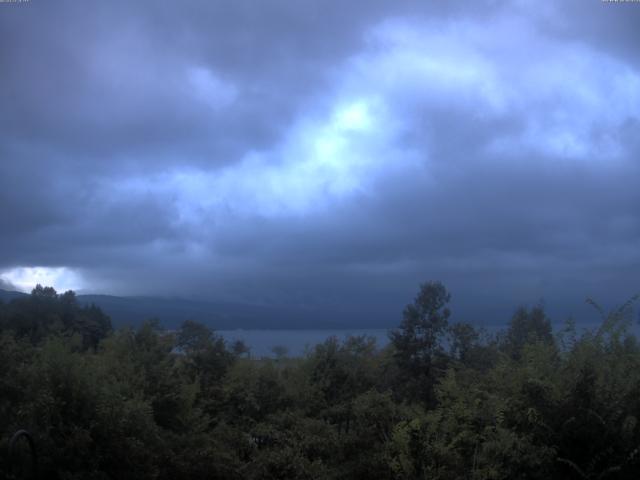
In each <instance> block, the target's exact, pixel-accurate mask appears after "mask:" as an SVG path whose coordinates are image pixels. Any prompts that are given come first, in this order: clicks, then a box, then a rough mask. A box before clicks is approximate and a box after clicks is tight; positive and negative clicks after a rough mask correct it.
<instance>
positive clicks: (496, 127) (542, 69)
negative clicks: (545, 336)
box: [0, 1, 640, 322]
mask: <svg viewBox="0 0 640 480" xmlns="http://www.w3.org/2000/svg"><path fill="white" fill-rule="evenodd" d="M639 13H640V7H638V6H637V5H634V4H627V5H620V4H613V3H611V4H607V3H601V2H567V3H563V4H562V5H556V4H545V5H543V4H540V2H528V1H514V2H495V1H487V2H472V3H469V2H447V3H444V2H421V3H418V2H406V4H399V3H398V2H383V1H374V2H371V1H367V2H364V1H362V2H359V1H358V2H347V3H344V2H307V1H302V2H289V1H278V2H258V3H256V2H249V1H246V2H245V1H238V2H204V1H203V2H198V1H191V2H168V1H166V2H165V1H159V2H153V3H152V2H109V3H101V4H96V5H90V4H88V3H87V2H71V1H69V2H55V3H54V2H47V3H44V2H37V1H36V2H30V3H28V4H25V5H12V6H10V5H5V6H2V8H1V9H0V32H1V33H0V38H1V40H2V42H0V71H1V72H2V76H1V77H0V87H1V88H0V105H2V108H1V109H0V202H1V203H0V204H1V205H2V215H1V216H0V231H1V232H2V235H1V236H0V271H3V270H4V271H5V272H8V273H5V276H4V277H3V278H4V280H3V281H9V280H11V279H12V278H20V279H22V280H24V279H25V278H27V279H28V275H29V274H30V273H29V272H31V273H33V272H32V271H31V270H28V271H27V270H20V271H19V273H16V272H17V271H18V270H16V269H18V268H20V267H33V266H39V267H52V268H53V267H66V270H58V271H57V272H58V274H59V275H60V276H62V277H64V278H67V279H69V278H71V277H69V275H71V274H70V273H69V272H75V273H74V275H75V274H77V275H79V277H80V278H82V279H83V282H84V284H83V286H84V288H86V289H88V290H94V291H103V292H114V293H123V294H126V293H147V294H154V293H156V294H177V295H189V296H197V297H208V298H225V299H234V300H242V301H252V302H270V303H295V304H304V305H318V306H325V307H327V308H329V306H330V307H331V308H333V307H336V308H337V307H348V306H357V307H358V308H360V309H361V310H360V311H361V312H362V314H363V315H369V314H371V315H378V316H381V315H385V316H386V315H391V314H392V313H393V312H395V311H398V310H399V308H400V307H401V305H402V303H404V302H406V301H408V300H409V299H410V298H411V296H412V294H413V292H414V290H415V289H416V288H417V283H418V282H420V281H424V280H425V279H428V278H440V279H442V280H444V281H445V282H447V284H448V285H449V286H450V288H451V289H452V290H453V291H454V294H455V295H454V298H460V299H461V300H460V301H459V302H458V304H457V308H459V310H460V311H462V312H464V313H465V314H466V315H468V316H474V315H475V317H474V318H478V317H479V315H478V314H477V312H474V310H476V311H484V312H488V311H489V305H504V306H505V307H504V309H507V310H508V309H509V308H511V307H512V304H513V303H514V302H520V301H522V302H533V301H536V300H537V299H539V298H540V297H545V298H547V299H549V300H550V302H551V301H553V300H556V301H557V302H559V303H562V302H564V304H565V305H569V304H571V303H572V302H579V301H580V300H581V299H582V298H583V297H584V296H586V295H596V296H597V295H601V296H602V297H604V298H605V299H606V300H607V301H609V300H611V301H615V300H624V299H625V296H626V295H628V294H631V293H633V291H634V290H637V289H640V274H638V272H640V248H639V247H638V245H640V207H639V206H640V193H638V192H640V189H638V181H637V179H638V178H640V175H639V174H640V166H639V165H640V164H639V162H638V155H639V154H640V142H639V141H638V138H639V137H638V136H637V132H638V129H639V127H640V66H639V63H638V52H637V49H635V48H634V45H637V41H638V40H639V39H640V38H638V34H637V33H636V29H634V25H635V24H637V22H638V21H640V17H639ZM12 269H13V270H12ZM12 272H13V273H12ZM25 272H26V273H25ZM38 272H40V271H38ZM12 275H13V277H12ZM73 279H74V281H75V277H73ZM22 280H21V281H22ZM464 299H466V303H464V302H463V301H462V300H464ZM505 299H509V300H505ZM483 309H484V310H483ZM566 311H567V309H565V310H564V311H563V312H566ZM502 313H504V312H502ZM394 320H395V319H391V320H390V321H391V322H393V321H394ZM500 320H503V319H502V318H501V319H500Z"/></svg>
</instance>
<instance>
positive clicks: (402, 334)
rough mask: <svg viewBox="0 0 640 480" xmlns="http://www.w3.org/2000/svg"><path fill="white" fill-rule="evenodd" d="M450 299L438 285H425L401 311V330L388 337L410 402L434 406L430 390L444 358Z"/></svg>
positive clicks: (444, 289) (436, 283)
mask: <svg viewBox="0 0 640 480" xmlns="http://www.w3.org/2000/svg"><path fill="white" fill-rule="evenodd" d="M450 300H451V295H450V294H449V292H447V289H446V288H445V287H444V285H442V283H440V282H427V283H425V284H423V285H421V287H420V291H419V292H418V295H417V296H416V298H415V300H414V301H413V303H412V304H409V305H407V306H406V308H405V309H404V314H403V319H402V322H401V323H400V327H399V328H398V329H396V330H393V331H392V332H391V333H390V335H389V336H390V339H391V342H392V344H393V346H394V348H395V353H394V357H395V359H396V362H397V364H398V367H399V368H400V371H401V372H402V373H403V378H402V382H403V384H404V385H405V387H406V390H407V392H406V393H407V394H408V395H409V397H410V398H412V399H421V400H422V401H425V402H426V403H428V404H430V403H432V402H433V400H434V399H433V395H432V393H433V386H434V384H435V381H436V377H437V374H438V373H439V372H438V370H439V369H440V368H441V367H442V360H443V357H444V349H443V340H444V337H445V335H446V333H447V326H448V319H449V316H450V315H451V312H450V311H449V309H448V308H447V304H448V303H449V301H450Z"/></svg>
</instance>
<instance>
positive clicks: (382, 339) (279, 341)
mask: <svg viewBox="0 0 640 480" xmlns="http://www.w3.org/2000/svg"><path fill="white" fill-rule="evenodd" d="M598 326H599V324H598V323H584V324H578V325H576V327H577V331H578V333H581V332H582V331H584V330H585V329H593V328H597V327H598ZM563 327H564V324H554V325H553V328H554V330H555V331H556V332H557V331H559V330H561V329H562V328H563ZM476 328H478V326H476ZM481 328H483V329H484V330H485V331H486V332H487V333H489V334H494V333H497V332H498V331H499V330H502V329H506V328H507V325H506V324H502V325H484V326H482V327H481ZM631 331H632V332H633V333H634V334H635V335H636V336H638V337H640V327H639V325H638V323H635V322H634V324H633V325H632V326H631ZM388 332H389V329H384V328H378V329H345V330H337V329H336V330H217V331H216V333H218V334H220V335H222V337H223V338H224V339H225V340H227V341H228V342H233V341H235V340H242V341H244V343H245V344H247V346H248V347H249V348H250V349H251V356H252V357H258V358H259V357H273V356H274V353H273V351H272V349H273V347H276V346H281V347H285V348H286V349H287V355H288V356H292V357H295V356H301V355H303V354H304V353H305V349H306V348H307V347H309V348H313V347H314V346H315V345H317V344H318V343H322V342H324V341H325V340H326V339H327V338H329V337H332V336H335V337H337V338H338V339H339V340H344V339H345V338H347V337H349V336H358V335H368V336H370V337H374V338H375V339H376V342H377V345H378V347H384V346H386V345H387V344H388V343H389V336H388Z"/></svg>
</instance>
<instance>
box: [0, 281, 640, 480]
mask: <svg viewBox="0 0 640 480" xmlns="http://www.w3.org/2000/svg"><path fill="white" fill-rule="evenodd" d="M449 298H450V297H449V293H448V292H447V291H446V289H445V288H444V287H443V286H442V285H441V284H439V283H437V282H431V283H427V284H425V285H423V286H422V287H421V288H420V291H419V293H418V295H417V297H416V299H415V301H414V302H413V303H412V304H411V305H409V306H407V308H406V309H405V311H404V318H403V320H402V322H401V324H400V326H399V328H398V329H396V330H394V331H392V332H391V333H390V340H391V342H390V344H389V346H387V347H386V348H384V349H379V348H377V347H376V345H375V342H374V341H373V339H371V338H366V337H352V338H347V339H345V340H343V341H339V340H338V339H336V338H329V339H328V340H327V341H326V342H324V343H322V344H320V345H317V346H316V347H315V348H314V349H313V350H311V351H310V352H309V353H308V354H307V355H306V356H304V357H302V358H287V357H286V356H285V355H284V354H282V353H281V354H280V355H278V357H277V358H273V359H254V358H251V356H250V354H249V352H248V351H247V349H246V348H245V346H243V345H242V344H236V345H233V346H230V345H227V344H226V343H225V342H224V341H223V339H222V338H221V337H219V336H218V335H216V334H215V333H214V332H212V331H211V330H209V329H208V328H206V327H205V326H203V325H201V324H198V323H196V322H185V323H184V324H183V326H182V328H181V329H180V330H178V331H176V332H168V331H163V330H162V329H161V328H160V326H159V324H158V323H157V322H154V321H149V322H147V323H145V324H144V325H143V326H142V327H141V328H139V329H137V330H133V329H121V330H117V331H112V329H111V327H110V322H109V319H108V317H106V316H105V315H104V314H103V313H102V312H101V311H100V310H99V309H97V308H95V307H83V306H80V305H79V304H78V302H77V300H76V298H75V295H74V294H73V292H67V293H65V294H62V295H58V294H57V293H56V292H55V291H54V290H53V289H51V288H42V287H38V288H36V289H35V290H34V291H33V293H32V294H31V296H29V297H28V298H25V299H19V300H14V301H12V302H10V303H8V304H4V305H0V434H2V438H3V440H2V442H0V449H1V451H0V462H1V463H0V476H5V477H7V478H12V477H16V476H17V475H19V472H18V470H19V467H20V465H17V464H18V463H19V462H14V463H13V464H12V465H9V463H8V460H9V458H8V457H9V453H8V441H7V439H8V438H9V437H10V435H11V434H12V433H13V432H15V431H16V430H18V429H21V428H26V429H28V430H29V431H31V432H32V434H33V437H34V439H35V444H36V446H37V449H38V453H39V460H38V467H37V472H36V473H37V475H38V476H39V477H40V478H63V479H110V478H111V479H187V478H194V479H195V478H197V479H225V480H226V479H229V480H233V479H474V480H475V479H478V480H479V479H583V478H584V479H591V478H593V479H595V478H608V479H631V478H633V479H636V478H638V474H639V472H640V426H639V425H638V419H639V418H640V345H639V344H638V342H637V341H636V338H635V337H634V336H633V335H631V334H629V333H628V327H629V323H630V321H631V320H630V319H631V316H630V307H631V306H630V304H629V303H628V304H625V305H624V306H623V307H622V308H620V309H618V310H616V311H614V312H613V313H611V314H609V315H603V323H602V325H601V326H600V327H599V328H598V329H596V330H593V331H587V332H585V333H582V334H580V335H578V334H577V333H576V328H575V327H574V325H573V324H572V323H571V322H567V324H566V327H565V329H564V330H563V331H562V332H560V333H559V334H557V335H554V333H553V331H552V329H551V324H550V322H549V319H548V318H547V317H546V315H545V312H544V310H543V309H542V308H541V307H535V308H533V309H525V308H522V309H520V310H518V311H517V312H516V313H515V314H514V316H513V318H512V319H511V322H510V324H509V327H508V329H507V330H506V331H504V332H502V333H501V334H498V335H495V336H488V335H486V334H482V333H481V332H478V331H476V330H475V329H474V328H473V327H472V326H471V325H468V324H462V323H451V322H450V318H451V315H450V312H449V310H448V309H447V304H448V302H449ZM16 465H17V466H16Z"/></svg>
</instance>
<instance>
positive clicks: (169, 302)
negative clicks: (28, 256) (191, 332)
mask: <svg viewBox="0 0 640 480" xmlns="http://www.w3.org/2000/svg"><path fill="white" fill-rule="evenodd" d="M25 295H26V294H25V293H20V292H9V291H6V290H0V300H2V301H4V302H8V301H10V300H12V299H14V298H20V297H22V296H25ZM78 300H79V301H80V303H83V304H90V303H94V304H95V305H97V306H98V307H100V308H101V309H102V310H103V311H104V312H105V313H106V314H107V315H109V316H110V317H111V320H112V322H113V325H114V326H115V327H120V326H125V325H131V326H137V325H140V324H141V323H142V322H143V321H144V320H147V319H150V318H157V319H159V320H160V322H161V323H162V325H163V326H165V327H166V328H176V327H177V326H179V325H180V324H181V323H182V322H183V321H184V320H197V321H199V322H202V323H204V324H206V325H208V326H210V327H211V328H214V329H216V330H232V329H280V328H296V329H305V328H311V329H324V328H327V329H334V328H359V327H360V328H375V327H383V328H386V327H388V325H377V324H371V322H367V320H366V316H365V317H364V319H363V318H362V316H359V315H357V314H355V313H354V312H349V311H346V310H337V309H329V310H326V309H322V310H320V309H312V308H305V307H285V306H270V305H251V304H242V303H230V302H207V301H198V300H185V299H179V298H162V297H117V296H111V295H78Z"/></svg>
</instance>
